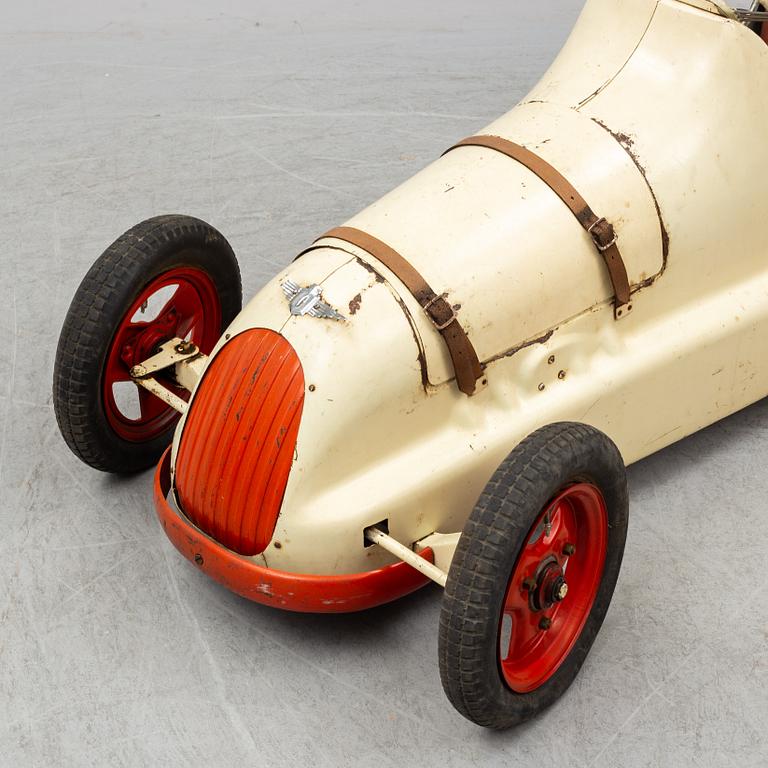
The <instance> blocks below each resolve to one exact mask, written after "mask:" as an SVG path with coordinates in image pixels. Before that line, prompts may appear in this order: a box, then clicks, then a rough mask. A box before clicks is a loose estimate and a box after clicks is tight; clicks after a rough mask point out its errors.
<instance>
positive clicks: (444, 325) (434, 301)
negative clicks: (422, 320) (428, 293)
mask: <svg viewBox="0 0 768 768" xmlns="http://www.w3.org/2000/svg"><path fill="white" fill-rule="evenodd" d="M447 298H448V294H447V293H441V294H440V295H439V296H433V297H432V298H431V299H430V300H429V301H428V302H427V303H426V304H422V305H421V308H422V309H423V310H424V314H426V316H427V317H428V318H429V319H430V320H431V321H432V324H433V325H434V326H435V328H437V330H438V331H444V330H445V329H446V328H447V327H448V326H449V325H450V324H451V323H455V322H457V321H458V319H459V318H458V317H457V315H456V310H455V309H454V308H453V307H452V306H451V305H450V304H449V303H448V302H447V301H446V299H447ZM438 301H442V302H444V303H445V305H446V306H447V307H448V309H450V311H451V316H450V317H449V318H448V319H447V320H446V321H445V322H444V323H441V322H440V321H439V320H438V318H437V317H435V315H434V314H433V313H432V312H431V311H430V310H431V309H432V307H434V306H435V304H437V302H438Z"/></svg>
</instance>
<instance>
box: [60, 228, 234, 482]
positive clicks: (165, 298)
mask: <svg viewBox="0 0 768 768" xmlns="http://www.w3.org/2000/svg"><path fill="white" fill-rule="evenodd" d="M241 304H242V290H241V286H240V271H239V268H238V265H237V260H236V259H235V255H234V253H233V252H232V249H231V247H230V246H229V243H227V241H226V240H225V239H224V237H223V236H222V235H221V234H220V233H219V232H218V231H217V230H215V229H214V228H213V227H211V226H210V225H208V224H206V223H205V222H203V221H200V220H199V219H194V218H192V217H189V216H177V215H171V216H158V217H155V218H153V219H148V220H147V221H144V222H142V223H141V224H138V225H136V226H135V227H133V228H132V229H130V230H128V231H127V232H126V233H125V234H123V235H121V236H120V237H119V238H118V239H117V240H116V241H115V242H114V243H113V244H112V245H111V246H110V247H109V248H107V250H106V251H105V252H104V253H103V254H102V255H101V256H100V257H99V258H98V259H97V261H96V262H95V263H94V265H93V266H92V267H91V269H90V270H89V271H88V273H87V274H86V276H85V278H84V279H83V282H82V283H81V284H80V287H79V288H78V290H77V292H76V294H75V297H74V298H73V300H72V304H71V305H70V308H69V312H68V313H67V317H66V320H65V321H64V327H63V329H62V332H61V336H60V338H59V345H58V349H57V352H56V362H55V365H54V383H53V396H54V397H53V401H54V408H55V412H56V418H57V420H58V423H59V427H60V429H61V433H62V435H63V436H64V439H65V441H66V442H67V444H68V445H69V447H70V448H71V449H72V451H73V452H74V453H75V454H76V455H77V456H78V457H79V458H81V459H82V460H83V461H84V462H86V463H87V464H89V465H91V466H92V467H95V468H96V469H101V470H104V471H109V472H134V471H137V470H141V469H145V468H146V467H148V466H151V465H152V464H153V463H154V462H155V461H157V459H158V458H159V456H160V454H161V453H162V451H163V450H164V449H165V447H166V446H167V445H168V443H169V442H170V440H171V438H172V435H173V429H174V427H175V425H176V422H177V421H178V418H179V414H178V412H177V411H175V410H174V409H172V408H171V407H169V406H168V405H166V404H165V403H164V402H162V401H161V400H160V399H159V398H157V397H155V396H154V395H152V394H151V393H149V392H148V391H147V390H145V389H142V388H140V387H137V386H136V385H135V384H134V383H133V381H132V380H131V377H130V373H129V372H130V369H131V367H132V366H134V365H136V364H137V363H139V362H141V361H142V360H145V359H146V358H148V357H150V356H151V355H153V354H154V353H155V352H156V350H157V349H158V348H159V347H160V346H161V345H162V344H163V343H164V342H166V341H168V340H169V339H172V338H174V337H177V336H178V337H180V338H183V339H188V340H190V341H192V342H193V343H195V344H196V345H197V346H198V347H199V348H200V349H201V351H203V352H204V353H206V354H207V353H209V352H210V351H211V350H212V349H213V347H214V345H215V344H216V342H217V341H218V339H219V336H220V335H221V333H222V332H223V330H224V328H225V327H226V326H227V325H229V323H230V322H231V321H232V320H233V318H234V317H235V315H236V314H237V313H238V312H239V311H240V307H241ZM163 383H164V384H165V385H166V386H169V387H171V388H173V389H174V391H175V392H176V393H177V394H178V395H179V396H182V397H186V396H187V394H188V393H186V392H185V390H183V389H180V388H178V387H175V386H174V382H173V381H172V380H171V379H170V378H168V377H166V379H165V380H164V381H163Z"/></svg>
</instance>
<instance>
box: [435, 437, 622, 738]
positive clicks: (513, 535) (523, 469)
mask: <svg viewBox="0 0 768 768" xmlns="http://www.w3.org/2000/svg"><path fill="white" fill-rule="evenodd" d="M584 481H586V482H591V483H593V484H594V485H596V486H597V487H598V488H599V489H600V490H601V491H602V493H603V496H604V499H605V502H606V508H607V512H608V548H607V553H606V560H605V565H604V569H603V576H602V581H601V583H600V586H599V588H598V593H597V597H596V598H595V602H594V604H593V607H592V610H591V612H590V615H589V617H588V618H587V622H586V624H585V626H584V629H583V630H582V633H581V635H580V636H579V637H578V639H577V640H576V643H575V645H574V647H573V649H572V650H571V652H570V653H569V655H568V656H567V657H566V658H565V660H564V661H563V663H562V665H561V666H560V667H559V668H558V670H557V671H556V672H555V674H554V675H553V676H552V677H551V678H550V679H549V680H547V681H546V682H545V683H544V684H542V685H541V686H540V687H539V688H537V689H535V690H534V691H531V692H530V693H522V694H521V693H515V692H513V691H512V690H511V689H510V688H509V687H508V686H507V685H506V683H505V682H504V678H503V676H502V672H501V669H500V666H499V661H498V644H499V631H500V620H501V614H502V608H503V604H504V598H505V594H506V590H507V585H508V582H509V579H510V577H511V574H512V571H513V568H514V566H515V563H516V561H517V559H518V556H519V554H520V551H521V549H522V547H523V545H524V544H525V541H526V540H527V537H528V534H529V532H530V529H531V527H532V526H533V524H534V522H535V521H536V519H537V517H538V516H539V515H540V514H541V512H542V510H544V509H545V507H546V505H547V503H548V502H549V501H550V500H551V499H552V498H553V497H554V496H555V495H557V493H558V492H559V491H560V490H562V489H563V488H564V487H566V486H568V485H570V484H572V483H574V482H584ZM627 522H628V498H627V482H626V470H625V467H624V462H623V461H622V458H621V454H620V453H619V451H618V449H617V448H616V446H615V445H614V444H613V442H612V441H611V440H610V439H609V438H608V437H606V435H604V434H603V433H602V432H600V431H598V430H596V429H594V428H592V427H589V426H586V425H584V424H575V423H568V422H563V423H558V424H552V425H550V426H547V427H543V428H542V429H539V430H537V431H536V432H534V433H533V434H532V435H530V436H529V437H527V438H526V439H525V440H524V441H523V442H522V443H520V445H518V446H517V448H515V449H514V450H513V451H512V453H510V454H509V456H508V457H507V458H506V459H505V460H504V461H503V462H502V464H501V465H500V466H499V468H498V469H497V470H496V472H495V473H494V475H493V477H492V478H491V480H490V481H489V482H488V484H487V485H486V487H485V489H484V490H483V493H482V495H481V496H480V499H479V500H478V502H477V504H476V506H475V508H474V510H473V511H472V514H471V515H470V517H469V519H468V521H467V523H466V525H465V526H464V530H463V532H462V535H461V538H460V539H459V544H458V547H457V549H456V553H455V555H454V558H453V562H452V564H451V569H450V572H449V574H448V582H447V584H446V587H445V593H444V596H443V603H442V609H441V613H440V634H439V642H438V652H439V658H440V678H441V680H442V683H443V689H444V690H445V693H446V695H447V696H448V698H449V699H450V701H451V703H452V704H453V706H454V707H456V709H457V710H458V711H459V712H460V713H461V714H462V715H464V717H466V718H468V719H469V720H471V721H473V722H474V723H477V724H478V725H481V726H485V727H487V728H495V729H503V728H509V727H511V726H514V725H518V724H520V723H523V722H525V721H526V720H529V719H530V718H532V717H534V716H536V715H537V714H539V713H540V712H541V711H542V710H544V709H545V708H546V707H548V706H550V705H551V704H552V703H553V702H555V701H556V700H557V699H558V698H559V697H560V696H561V695H562V694H563V693H564V692H565V691H566V689H567V688H568V686H569V685H570V684H571V683H572V682H573V680H574V678H575V677H576V675H577V673H578V671H579V669H580V668H581V665H582V664H583V663H584V660H585V658H586V656H587V654H588V653H589V649H590V648H591V647H592V643H593V642H594V640H595V637H596V635H597V632H598V630H599V629H600V626H601V625H602V623H603V619H604V618H605V614H606V611H607V610H608V606H609V604H610V602H611V597H612V595H613V590H614V587H615V586H616V579H617V578H618V575H619V569H620V567H621V559H622V556H623V553H624V542H625V540H626V534H627Z"/></svg>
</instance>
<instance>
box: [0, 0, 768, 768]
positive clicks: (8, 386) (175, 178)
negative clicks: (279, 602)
mask: <svg viewBox="0 0 768 768" xmlns="http://www.w3.org/2000/svg"><path fill="white" fill-rule="evenodd" d="M579 7H580V2H579V0H561V1H560V2H553V3H541V4H538V3H536V4H534V3H530V2H515V1H513V0H507V1H506V2H502V0H488V2H486V3H484V4H482V5H480V4H478V5H472V4H470V3H460V2H456V0H450V1H449V0H440V1H438V0H423V1H422V2H418V3H416V2H401V0H395V1H394V2H389V3H384V4H382V3H380V2H373V0H356V1H355V2H352V1H351V0H345V1H344V2H333V3H324V4H320V3H312V2H310V0H288V1H286V2H282V3H265V2H248V1H247V0H231V1H230V2H224V3H221V2H213V0H201V1H200V2H194V3H188V2H182V1H181V0H173V1H172V2H171V1H170V0H169V1H168V2H165V3H162V4H161V3H156V4H149V3H138V2H130V1H129V0H112V1H111V2H97V0H88V2H83V0H79V1H75V2H70V3H57V2H53V0H41V1H39V2H32V1H29V2H26V3H13V4H11V3H6V4H4V7H3V11H2V16H3V20H2V26H1V27H0V129H1V132H0V307H2V310H1V311H0V436H1V437H0V440H1V441H2V442H1V443H0V446H1V447H0V531H2V535H1V536H0V554H1V555H2V556H1V557H0V621H1V622H2V623H0V765H2V766H153V767H155V766H182V765H190V766H192V765H194V766H204V765H213V766H236V765H268V766H295V765H307V766H334V767H341V766H374V765H375V766H403V765H415V764H419V765H424V766H474V765H478V766H480V765H482V766H509V765H516V766H539V765H566V766H604V767H606V768H608V767H611V766H687V765H691V766H705V767H709V766H765V765H766V763H768V745H767V744H766V733H765V729H766V721H768V650H767V647H768V597H767V595H768V582H767V581H766V571H765V561H766V553H767V552H768V513H767V512H766V501H765V499H766V495H768V475H766V471H765V469H766V466H767V465H768V402H761V403H758V404H756V405H754V406H753V407H751V408H749V409H747V410H745V411H743V412H742V413H739V414H737V415H735V416H733V417H732V418H729V419H727V420H726V421H724V422H722V423H720V424H718V425H716V426H714V427H712V428H710V429H708V430H706V431H704V432H702V433H700V434H698V435H696V436H694V437H692V438H690V439H688V440H686V441H684V442H683V443H681V444H679V445H677V446H676V447H673V448H670V449H668V450H665V451H663V452H662V453H660V454H658V455H656V456H654V457H652V458H650V459H648V460H646V461H644V462H642V463H641V464H640V465H638V466H636V467H634V468H632V470H631V472H630V478H631V486H632V505H633V506H632V522H631V528H630V532H629V541H628V546H627V554H626V557H625V561H624V568H623V572H622V576H621V579H620V582H619V585H618V589H617V592H616V595H615V598H614V602H613V606H612V608H611V610H610V613H609V615H608V618H607V621H606V623H605V626H604V629H603V631H602V633H601V634H600V636H599V639H598V640H597V643H596V645H595V648H594V650H593V652H592V654H591V656H590V658H589V660H588V662H587V664H586V665H585V667H584V670H583V672H582V674H581V675H580V677H579V678H578V680H577V682H576V683H575V684H574V686H573V687H572V689H571V690H570V691H569V692H568V694H567V695H566V696H565V697H564V698H563V699H562V701H561V702H560V703H559V704H557V705H556V706H555V707H553V708H552V709H551V710H550V711H549V712H548V713H546V714H545V715H544V716H543V717H541V718H540V719H539V720H537V721H536V722H533V723H531V724H529V725H527V726H525V727H522V728H520V729H518V730H516V731H513V732H508V733H504V734H493V733H487V732H484V731H482V730H479V729H477V728H475V727H474V726H472V725H471V724H469V723H468V722H465V721H464V720H463V719H462V718H461V717H459V716H458V715H457V714H455V713H454V712H453V710H452V709H451V708H450V706H449V705H448V703H447V700H446V699H445V698H444V697H443V694H442V691H441V688H440V681H439V678H438V671H437V659H436V646H437V621H438V613H439V607H440V594H439V591H438V590H437V589H436V588H435V589H426V590H425V591H423V592H421V593H419V594H417V595H415V596H412V597H410V598H408V599H405V600H403V601H401V602H400V603H399V604H396V605H392V606H389V607H385V608H382V609H379V610H375V611H370V612H367V613H364V614H361V615H356V616H350V617H307V616H296V615H289V614H283V613H279V612H275V611H272V610H269V609H266V608H262V607H259V606H255V605H252V604H249V603H247V602H245V601H243V600H241V599H239V598H237V597H234V596H233V595H231V594H229V593H227V592H226V591H225V590H223V589H221V588H219V587H218V586H217V585H215V584H214V583H212V582H211V581H209V580H207V579H206V578H205V577H203V576H202V575H201V574H200V573H199V572H197V571H196V570H195V568H194V567H193V566H192V565H190V564H189V563H188V562H186V561H185V560H183V559H182V558H181V557H180V556H178V555H177V553H176V552H175V550H174V549H173V548H172V547H171V545H170V544H169V543H168V542H167V541H166V539H165V537H164V536H163V534H162V532H161V530H160V527H159V525H158V523H157V521H156V519H155V516H154V513H153V510H152V505H151V498H150V482H151V475H150V474H149V473H145V474H143V475H140V476H137V477H132V478H130V479H124V478H115V477H108V476H105V475H102V474H100V473H98V472H95V471H92V470H90V469H89V468H88V467H86V466H84V465H82V464H81V463H79V462H78V460H77V459H75V458H74V457H73V456H72V455H70V453H69V452H68V450H67V449H66V447H65V445H64V443H63V442H62V440H61V438H60V436H59V434H58V432H57V429H56V425H55V421H54V417H53V412H52V408H51V392H50V389H51V388H50V382H51V369H52V362H53V356H54V349H55V345H56V341H57V336H58V332H59V328H60V326H61V322H62V319H63V317H64V314H65V312H66V309H67V306H68V303H69V301H70V298H71V296H72V294H73V293H74V291H75V289H76V287H77V284H78V282H79V280H80V279H81V277H82V275H83V273H84V272H85V271H86V269H87V268H88V266H89V265H90V263H91V262H92V260H93V259H95V258H96V256H98V254H99V253H100V252H101V250H102V249H103V248H104V247H105V246H106V245H107V244H108V243H109V242H111V240H112V239H113V238H114V237H115V236H116V235H117V234H119V233H120V232H122V231H123V230H124V229H126V228H127V227H129V226H130V225H132V224H133V223H135V222H137V221H139V220H141V219H143V218H145V217H147V216H150V215H153V214H156V213H159V212H168V211H178V212H188V213H192V214H195V215H197V216H200V217H202V218H204V219H208V220H210V221H211V222H213V223H214V224H215V225H216V226H217V227H219V228H220V229H221V230H222V231H223V232H225V233H226V234H227V235H228V236H229V238H230V239H231V241H232V243H233V245H234V247H235V250H236V251H237V252H238V253H239V256H240V259H241V264H242V269H243V274H244V283H245V289H246V293H247V294H250V293H252V292H253V291H255V290H256V289H258V288H259V287H260V286H261V285H262V284H263V283H264V282H265V281H266V280H267V279H268V278H269V276H270V275H271V274H272V273H273V272H274V271H275V270H276V269H277V268H278V267H280V266H281V265H283V264H285V263H287V262H288V260H289V259H291V257H292V256H293V255H294V254H295V253H296V252H297V251H298V250H299V249H300V248H301V247H302V246H303V245H304V244H306V243H307V242H309V241H310V239H311V238H312V237H313V236H315V235H316V234H317V233H318V232H321V231H323V229H324V228H325V227H327V226H329V225H333V224H337V223H339V222H342V221H343V220H344V219H345V218H346V217H347V216H348V215H350V214H352V213H353V212H354V211H355V210H357V209H358V208H360V207H362V206H363V205H364V204H366V203H368V202H369V201H372V200H374V199H375V198H377V197H378V196H379V195H380V194H382V193H384V192H385V191H387V190H388V189H390V188H391V187H392V186H393V185H395V184H397V183H398V182H400V181H402V180H404V179H405V178H407V177H408V176H410V175H411V174H412V173H413V172H415V171H416V170H417V169H419V168H421V167H422V166H423V165H425V164H426V163H427V162H429V160H430V159H432V158H434V157H435V156H436V154H437V153H439V152H440V150H441V149H443V148H444V147H445V146H447V145H448V144H449V142H451V141H453V140H455V139H457V138H459V137H461V136H464V135H466V134H468V133H470V132H472V131H473V130H474V129H477V128H479V127H481V126H483V125H484V124H485V123H487V122H488V121H489V120H491V119H492V118H493V117H495V116H496V115H497V114H499V113H501V112H503V111H505V110H506V109H507V108H508V107H509V106H510V105H511V104H513V103H514V102H515V101H516V100H517V99H518V98H519V97H521V96H522V95H523V94H524V93H525V91H526V90H527V89H528V87H529V86H531V85H532V84H533V83H534V81H535V80H536V79H537V77H538V76H539V75H540V74H541V73H542V72H543V70H544V69H545V67H546V66H547V64H548V62H549V61H550V60H551V59H552V57H553V56H554V54H555V53H556V51H557V50H558V48H559V47H560V45H561V44H562V42H563V40H564V39H565V37H566V35H567V32H568V30H569V28H570V26H571V25H572V23H573V21H574V19H575V18H576V15H577V13H578V10H579Z"/></svg>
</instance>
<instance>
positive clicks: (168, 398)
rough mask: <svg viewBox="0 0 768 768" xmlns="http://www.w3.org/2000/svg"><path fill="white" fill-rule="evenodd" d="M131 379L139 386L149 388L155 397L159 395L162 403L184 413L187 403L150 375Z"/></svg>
mask: <svg viewBox="0 0 768 768" xmlns="http://www.w3.org/2000/svg"><path fill="white" fill-rule="evenodd" d="M133 381H134V383H135V384H138V385H139V386H140V387H144V389H146V390H149V391H150V392H151V393H152V394H153V395H155V397H159V398H160V399H161V400H162V401H163V402H164V403H168V405H170V406H171V408H173V409H174V410H177V411H178V412H179V413H186V411H187V404H186V403H185V402H184V401H183V400H182V399H181V398H180V397H179V396H178V395H176V394H174V393H173V392H171V390H170V389H167V388H166V387H164V386H163V385H162V384H160V382H158V381H156V380H155V379H153V378H152V377H147V378H145V379H134V380H133Z"/></svg>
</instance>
